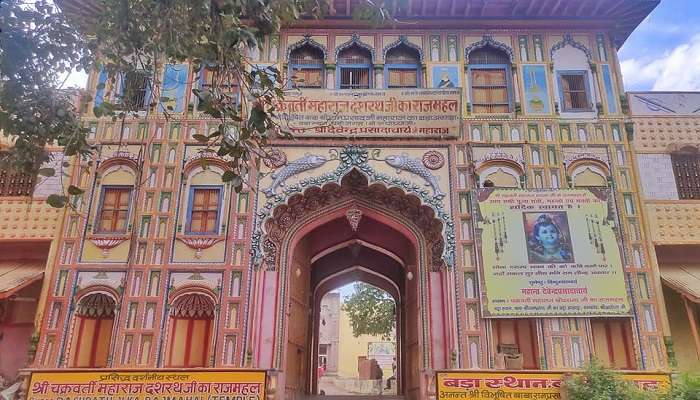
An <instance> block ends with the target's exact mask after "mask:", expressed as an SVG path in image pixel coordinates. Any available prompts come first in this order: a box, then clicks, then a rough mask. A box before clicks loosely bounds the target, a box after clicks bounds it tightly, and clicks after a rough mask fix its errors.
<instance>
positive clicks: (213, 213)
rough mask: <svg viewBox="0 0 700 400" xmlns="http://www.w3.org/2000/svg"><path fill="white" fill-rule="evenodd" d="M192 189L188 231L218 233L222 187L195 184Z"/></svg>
mask: <svg viewBox="0 0 700 400" xmlns="http://www.w3.org/2000/svg"><path fill="white" fill-rule="evenodd" d="M190 190H191V192H190V205H189V220H188V224H187V233H198V234H216V233H217V232H218V226H219V207H220V204H221V188H218V187H196V186H193V187H192V188H191V189H190Z"/></svg>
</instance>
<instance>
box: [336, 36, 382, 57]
mask: <svg viewBox="0 0 700 400" xmlns="http://www.w3.org/2000/svg"><path fill="white" fill-rule="evenodd" d="M353 46H357V47H359V48H361V49H365V50H367V51H369V53H370V57H371V58H372V61H374V59H375V54H374V53H375V52H374V47H372V46H370V45H369V44H367V43H365V42H363V41H362V40H360V35H358V34H357V33H353V34H352V37H351V38H350V40H348V41H347V42H345V43H342V44H340V45H339V46H338V47H336V48H335V60H336V61H337V60H338V54H340V52H341V51H343V50H346V49H349V48H351V47H353Z"/></svg>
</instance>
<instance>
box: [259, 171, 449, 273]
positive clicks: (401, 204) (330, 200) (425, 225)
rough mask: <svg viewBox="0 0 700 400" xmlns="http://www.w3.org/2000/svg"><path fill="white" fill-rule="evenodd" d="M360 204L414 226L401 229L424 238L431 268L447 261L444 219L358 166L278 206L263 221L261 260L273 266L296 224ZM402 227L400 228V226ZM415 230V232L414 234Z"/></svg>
mask: <svg viewBox="0 0 700 400" xmlns="http://www.w3.org/2000/svg"><path fill="white" fill-rule="evenodd" d="M353 202H354V203H358V204H362V206H363V207H373V208H376V209H378V210H379V211H380V212H382V213H385V214H386V215H390V216H392V217H394V218H397V219H400V220H402V221H404V222H409V223H410V224H411V225H413V226H414V229H413V231H414V233H411V232H410V231H408V230H406V228H405V227H404V228H403V230H404V232H405V233H406V235H408V236H414V237H413V238H410V237H409V239H410V240H412V241H413V242H414V244H418V243H415V242H417V241H419V240H420V239H421V236H422V238H423V240H424V241H425V250H426V251H427V260H428V262H429V264H430V267H431V268H433V269H438V268H442V267H444V266H446V265H450V262H449V261H447V260H444V259H443V253H445V240H444V238H443V235H442V233H443V228H444V224H443V221H442V220H440V219H439V218H437V217H436V215H435V211H434V210H433V209H432V208H431V207H430V206H427V205H424V204H422V202H421V200H420V199H419V198H418V197H416V196H413V195H410V194H407V193H406V192H404V191H403V190H402V189H400V188H397V187H387V186H385V185H383V184H380V183H373V184H369V182H368V179H367V177H366V176H364V175H363V174H362V173H360V172H359V171H357V170H352V171H350V172H349V173H348V174H347V175H345V177H344V178H343V179H342V181H341V184H340V185H339V184H337V183H333V182H332V183H328V184H325V185H323V186H322V187H319V186H313V187H310V188H308V189H306V190H305V191H304V192H303V193H299V194H296V195H293V196H291V197H290V198H289V199H288V201H287V202H286V203H285V204H281V205H279V206H277V207H276V208H275V209H274V211H273V213H272V215H271V217H270V218H269V219H267V220H266V221H265V223H264V226H263V228H264V234H263V237H262V243H263V250H264V256H263V260H262V261H263V264H265V266H266V267H267V268H268V269H275V268H276V265H277V263H278V261H279V260H281V256H282V250H283V248H282V246H283V243H284V242H285V241H286V240H289V237H290V235H292V234H293V233H295V231H296V229H295V227H297V228H298V227H299V226H300V225H304V223H305V222H307V221H309V220H312V219H314V218H316V217H317V216H318V215H320V214H324V213H325V214H327V213H329V211H330V210H331V209H333V208H334V207H335V208H338V209H342V208H343V207H345V206H347V205H348V204H350V203H353ZM399 229H401V228H399ZM416 233H417V234H416ZM297 235H298V234H297Z"/></svg>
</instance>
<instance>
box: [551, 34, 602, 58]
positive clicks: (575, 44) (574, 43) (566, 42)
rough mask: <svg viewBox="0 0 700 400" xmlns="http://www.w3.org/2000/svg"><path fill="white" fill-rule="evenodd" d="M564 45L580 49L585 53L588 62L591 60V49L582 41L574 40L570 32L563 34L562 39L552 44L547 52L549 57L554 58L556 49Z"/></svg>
mask: <svg viewBox="0 0 700 400" xmlns="http://www.w3.org/2000/svg"><path fill="white" fill-rule="evenodd" d="M566 46H571V47H573V48H575V49H578V50H581V51H582V52H583V53H584V54H585V55H586V58H587V59H588V62H591V61H592V60H593V54H592V53H591V50H589V49H588V47H586V46H585V45H584V44H583V43H580V42H578V41H576V39H574V37H573V36H572V35H571V34H570V33H567V34H565V35H564V37H563V38H562V40H560V41H559V42H557V43H555V44H554V46H552V48H551V50H550V52H549V56H550V58H551V59H552V60H554V53H556V52H557V51H558V50H561V49H563V48H564V47H566Z"/></svg>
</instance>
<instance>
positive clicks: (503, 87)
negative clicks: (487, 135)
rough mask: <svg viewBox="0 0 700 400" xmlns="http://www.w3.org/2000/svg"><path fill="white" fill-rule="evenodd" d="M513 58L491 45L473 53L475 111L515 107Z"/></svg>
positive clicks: (470, 73) (498, 111)
mask: <svg viewBox="0 0 700 400" xmlns="http://www.w3.org/2000/svg"><path fill="white" fill-rule="evenodd" d="M509 69H510V58H509V57H508V55H507V54H506V53H504V52H503V51H501V50H498V49H494V48H491V47H485V48H482V49H477V50H474V51H472V52H470V53H469V77H470V81H471V103H472V111H473V112H474V113H486V114H495V113H508V112H510V110H511V105H510V103H511V88H510V77H509Z"/></svg>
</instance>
